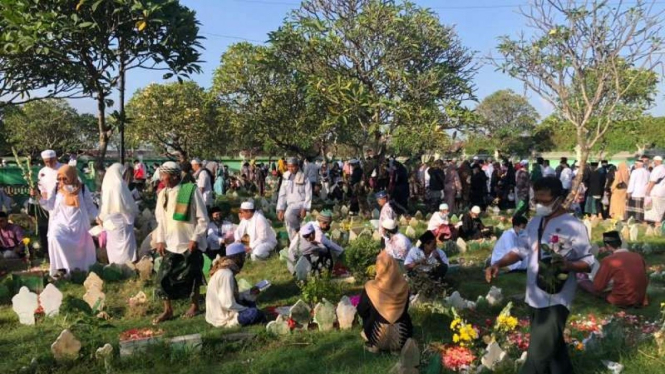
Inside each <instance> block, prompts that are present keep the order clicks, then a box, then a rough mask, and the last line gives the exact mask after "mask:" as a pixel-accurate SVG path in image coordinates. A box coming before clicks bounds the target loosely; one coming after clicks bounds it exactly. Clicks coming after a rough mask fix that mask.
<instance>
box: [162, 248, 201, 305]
mask: <svg viewBox="0 0 665 374" xmlns="http://www.w3.org/2000/svg"><path fill="white" fill-rule="evenodd" d="M202 284H203V253H202V252H201V251H199V250H196V251H194V252H191V253H190V252H189V251H187V252H185V253H183V254H179V253H172V252H168V251H167V252H166V253H165V254H164V257H163V258H162V265H161V266H160V267H159V272H158V273H157V289H156V290H155V293H156V294H157V296H158V297H159V298H161V299H164V300H178V299H187V298H191V297H192V296H194V295H195V293H196V292H198V290H199V287H200V286H201V285H202Z"/></svg>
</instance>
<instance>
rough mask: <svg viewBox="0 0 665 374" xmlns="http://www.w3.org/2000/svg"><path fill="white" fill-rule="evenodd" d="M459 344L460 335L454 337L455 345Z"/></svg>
mask: <svg viewBox="0 0 665 374" xmlns="http://www.w3.org/2000/svg"><path fill="white" fill-rule="evenodd" d="M458 342H459V335H457V334H455V335H453V343H458Z"/></svg>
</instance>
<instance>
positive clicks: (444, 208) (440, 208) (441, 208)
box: [439, 204, 449, 210]
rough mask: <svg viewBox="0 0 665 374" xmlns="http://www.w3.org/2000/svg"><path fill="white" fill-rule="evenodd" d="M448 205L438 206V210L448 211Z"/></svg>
mask: <svg viewBox="0 0 665 374" xmlns="http://www.w3.org/2000/svg"><path fill="white" fill-rule="evenodd" d="M448 209H449V208H448V204H441V205H439V210H448Z"/></svg>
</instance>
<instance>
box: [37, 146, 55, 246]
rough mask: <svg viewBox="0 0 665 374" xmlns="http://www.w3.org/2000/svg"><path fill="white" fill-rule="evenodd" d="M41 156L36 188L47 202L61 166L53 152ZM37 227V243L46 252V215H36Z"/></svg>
mask: <svg viewBox="0 0 665 374" xmlns="http://www.w3.org/2000/svg"><path fill="white" fill-rule="evenodd" d="M41 156H42V160H43V161H44V167H43V168H41V169H39V174H38V175H37V188H38V189H39V193H40V194H41V198H42V199H45V200H48V199H49V198H50V197H51V195H52V194H53V193H54V191H55V186H56V185H57V184H58V180H57V179H58V169H60V167H61V166H62V164H61V163H59V162H58V158H57V155H56V153H55V151H53V150H51V149H48V150H45V151H44V152H42V154H41ZM35 204H38V202H35ZM37 225H38V227H39V242H40V244H41V246H42V248H44V250H45V251H47V252H48V238H47V236H46V233H47V232H48V226H49V217H48V214H45V215H38V217H37Z"/></svg>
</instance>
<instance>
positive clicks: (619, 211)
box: [610, 188, 626, 220]
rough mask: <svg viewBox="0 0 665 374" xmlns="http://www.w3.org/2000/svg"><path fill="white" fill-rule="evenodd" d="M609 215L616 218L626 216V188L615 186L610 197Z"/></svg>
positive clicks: (622, 218)
mask: <svg viewBox="0 0 665 374" xmlns="http://www.w3.org/2000/svg"><path fill="white" fill-rule="evenodd" d="M610 217H612V218H614V219H618V220H624V219H625V218H626V189H625V188H624V189H618V188H615V189H613V190H612V198H610Z"/></svg>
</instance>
